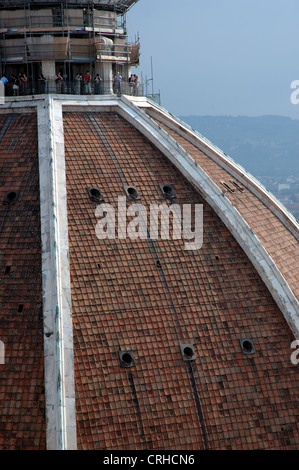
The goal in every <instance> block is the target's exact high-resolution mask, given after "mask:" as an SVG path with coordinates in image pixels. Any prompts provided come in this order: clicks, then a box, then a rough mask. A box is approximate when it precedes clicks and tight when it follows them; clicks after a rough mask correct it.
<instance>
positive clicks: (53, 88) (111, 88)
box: [5, 79, 144, 96]
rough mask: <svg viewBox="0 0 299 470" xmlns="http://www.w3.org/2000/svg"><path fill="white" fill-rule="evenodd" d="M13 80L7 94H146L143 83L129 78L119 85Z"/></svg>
mask: <svg viewBox="0 0 299 470" xmlns="http://www.w3.org/2000/svg"><path fill="white" fill-rule="evenodd" d="M14 85H15V84H14V83H13V82H8V83H7V84H6V85H5V96H30V95H31V96H33V95H37V94H49V93H52V94H56V93H57V94H67V95H107V94H115V95H121V94H124V95H130V96H144V87H143V84H137V85H132V84H130V83H129V82H128V81H127V80H122V81H121V83H120V85H119V86H118V85H117V84H116V83H115V82H114V81H113V80H111V81H107V80H105V81H101V82H100V83H99V84H97V83H95V81H94V80H91V81H90V82H84V80H82V81H81V80H80V81H79V80H76V79H74V80H67V79H65V80H63V81H56V80H36V81H32V80H28V82H27V83H23V82H21V83H18V84H17V86H18V88H16V86H14Z"/></svg>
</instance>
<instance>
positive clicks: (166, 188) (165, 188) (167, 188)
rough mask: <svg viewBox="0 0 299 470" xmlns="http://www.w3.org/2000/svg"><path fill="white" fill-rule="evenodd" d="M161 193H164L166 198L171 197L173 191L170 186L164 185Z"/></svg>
mask: <svg viewBox="0 0 299 470" xmlns="http://www.w3.org/2000/svg"><path fill="white" fill-rule="evenodd" d="M163 191H164V193H165V194H166V195H167V196H172V195H173V189H172V187H171V186H169V185H168V184H165V185H164V186H163Z"/></svg>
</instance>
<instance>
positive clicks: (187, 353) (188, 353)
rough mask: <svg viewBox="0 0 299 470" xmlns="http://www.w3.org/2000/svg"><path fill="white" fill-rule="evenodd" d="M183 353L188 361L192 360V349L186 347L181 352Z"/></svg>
mask: <svg viewBox="0 0 299 470" xmlns="http://www.w3.org/2000/svg"><path fill="white" fill-rule="evenodd" d="M183 352H184V355H185V356H186V357H187V358H188V359H192V357H193V356H194V351H193V349H192V348H190V347H189V346H186V347H185V348H184V350H183Z"/></svg>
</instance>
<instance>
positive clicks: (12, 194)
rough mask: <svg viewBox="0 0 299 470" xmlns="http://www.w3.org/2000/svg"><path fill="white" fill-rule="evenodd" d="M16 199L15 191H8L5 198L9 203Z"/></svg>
mask: <svg viewBox="0 0 299 470" xmlns="http://www.w3.org/2000/svg"><path fill="white" fill-rule="evenodd" d="M16 197H17V193H16V192H15V191H10V192H9V193H8V194H7V196H6V199H7V201H9V202H13V201H14V200H15V199H16Z"/></svg>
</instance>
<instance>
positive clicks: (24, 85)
mask: <svg viewBox="0 0 299 470" xmlns="http://www.w3.org/2000/svg"><path fill="white" fill-rule="evenodd" d="M1 82H2V83H4V86H5V87H8V86H11V87H12V92H13V96H19V95H27V94H28V78H27V75H26V74H25V73H19V74H18V75H14V74H11V77H10V80H9V79H8V78H7V77H6V76H5V75H3V76H2V77H1Z"/></svg>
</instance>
